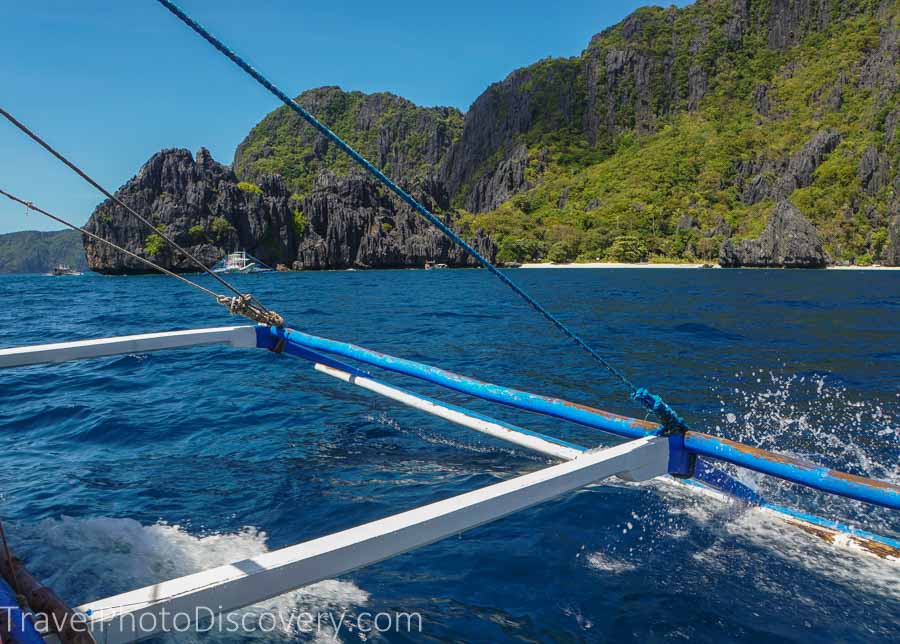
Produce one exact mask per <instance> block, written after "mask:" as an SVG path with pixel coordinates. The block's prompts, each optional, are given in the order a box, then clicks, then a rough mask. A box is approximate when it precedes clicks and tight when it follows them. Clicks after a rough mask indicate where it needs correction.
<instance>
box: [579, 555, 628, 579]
mask: <svg viewBox="0 0 900 644" xmlns="http://www.w3.org/2000/svg"><path fill="white" fill-rule="evenodd" d="M585 562H586V563H587V565H588V567H589V568H592V569H594V570H599V571H601V572H605V573H609V574H613V575H620V574H622V573H623V572H629V571H631V570H636V569H637V565H635V564H633V563H631V562H629V561H625V560H623V559H616V558H614V557H613V556H611V555H609V554H606V553H603V552H591V553H589V554H587V555H586V556H585Z"/></svg>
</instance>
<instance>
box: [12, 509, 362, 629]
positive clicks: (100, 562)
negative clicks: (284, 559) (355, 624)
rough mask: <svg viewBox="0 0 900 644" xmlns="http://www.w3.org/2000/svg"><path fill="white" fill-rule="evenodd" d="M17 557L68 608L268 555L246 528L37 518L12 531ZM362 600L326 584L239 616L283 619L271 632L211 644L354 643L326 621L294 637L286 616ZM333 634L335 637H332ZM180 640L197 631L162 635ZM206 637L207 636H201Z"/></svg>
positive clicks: (335, 610) (349, 586)
mask: <svg viewBox="0 0 900 644" xmlns="http://www.w3.org/2000/svg"><path fill="white" fill-rule="evenodd" d="M14 534H15V535H16V544H15V545H16V546H17V550H18V551H19V553H21V554H22V555H24V556H25V558H27V559H28V560H29V561H32V562H35V564H36V565H33V566H32V567H33V568H35V570H36V571H39V574H40V576H42V578H43V579H44V580H45V582H46V583H47V585H49V586H51V587H52V588H54V589H55V590H56V591H57V592H58V593H59V594H60V595H62V596H63V597H65V598H66V599H67V600H69V601H71V602H73V603H81V602H87V601H90V600H92V599H96V598H100V597H104V596H109V595H113V594H117V593H119V592H123V591H126V590H131V589H134V588H139V587H141V586H145V585H149V584H153V583H156V582H159V581H162V580H165V579H171V578H173V577H178V576H181V575H186V574H190V573H194V572H198V571H200V570H204V569H208V568H213V567H215V566H218V565H222V564H226V563H230V562H234V561H239V560H242V559H246V558H248V557H252V556H255V555H259V554H262V553H264V552H267V551H268V546H267V545H266V534H265V533H264V532H262V531H260V530H258V529H256V528H252V527H247V528H244V529H242V530H240V531H238V532H234V533H213V534H205V535H195V534H192V533H191V532H190V531H188V530H187V529H185V528H184V527H182V526H177V525H168V524H164V523H157V524H154V525H141V524H140V523H138V522H137V521H133V520H131V519H112V518H94V519H74V518H69V517H64V518H63V519H61V520H51V519H48V520H44V521H40V522H38V523H34V524H20V525H18V526H16V529H15V530H14ZM368 600H369V594H368V593H367V592H366V591H364V590H362V589H361V588H359V587H358V586H356V585H355V584H354V583H352V582H349V581H337V580H326V581H321V582H319V583H316V584H313V585H311V586H307V587H306V588H301V589H299V590H296V591H293V592H290V593H288V594H286V595H282V596H280V597H276V598H273V599H270V600H268V601H265V602H261V603H260V604H257V605H255V606H250V607H248V608H245V609H243V610H242V611H240V613H242V614H246V615H247V616H248V617H247V619H246V620H245V623H249V624H254V618H258V617H260V616H262V615H263V614H265V613H267V614H270V615H271V614H275V615H279V616H283V619H278V620H277V621H275V622H274V623H275V624H276V625H277V628H275V629H274V630H273V631H272V632H269V633H265V632H262V631H261V630H258V631H256V632H247V633H244V632H242V633H239V634H238V633H232V634H229V633H224V634H220V633H216V635H215V637H214V640H215V641H226V640H227V641H244V640H247V639H256V638H269V639H271V638H276V639H284V638H285V637H291V638H295V637H297V636H298V635H304V636H306V637H314V636H315V635H318V636H319V637H321V638H323V639H325V640H329V641H340V639H341V638H348V637H355V635H349V634H348V632H347V630H346V629H345V630H343V631H342V632H340V633H335V629H334V628H333V627H332V626H331V625H330V624H329V623H328V621H327V620H326V621H325V622H324V624H323V626H324V627H323V629H322V630H321V632H319V633H318V634H316V633H311V634H307V633H298V632H296V626H297V623H296V622H293V623H292V622H291V621H290V616H291V615H297V614H300V613H306V614H311V615H314V616H315V615H318V614H324V613H330V614H333V615H334V616H335V619H339V618H340V616H341V614H342V613H344V611H348V609H349V611H350V612H352V611H353V609H354V608H355V607H361V606H365V605H366V603H367V602H368ZM336 634H337V635H339V637H338V639H337V640H335V639H332V638H333V636H335V635H336ZM167 637H169V638H172V639H173V640H177V641H179V642H188V641H194V640H197V639H201V638H203V637H204V636H202V635H198V634H196V633H193V634H192V633H183V634H178V635H174V634H171V635H168V636H167ZM207 637H208V636H207Z"/></svg>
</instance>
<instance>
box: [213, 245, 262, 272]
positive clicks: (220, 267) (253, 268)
mask: <svg viewBox="0 0 900 644" xmlns="http://www.w3.org/2000/svg"><path fill="white" fill-rule="evenodd" d="M212 270H213V272H214V273H271V272H272V270H273V269H272V268H271V267H269V266H267V265H265V264H263V263H262V262H261V261H260V260H258V259H256V258H255V257H254V256H253V255H250V254H249V253H247V252H246V251H243V250H242V251H237V252H234V253H230V254H228V255H227V256H226V257H225V259H223V260H222V261H220V262H219V263H218V264H216V265H215V266H213V269H212Z"/></svg>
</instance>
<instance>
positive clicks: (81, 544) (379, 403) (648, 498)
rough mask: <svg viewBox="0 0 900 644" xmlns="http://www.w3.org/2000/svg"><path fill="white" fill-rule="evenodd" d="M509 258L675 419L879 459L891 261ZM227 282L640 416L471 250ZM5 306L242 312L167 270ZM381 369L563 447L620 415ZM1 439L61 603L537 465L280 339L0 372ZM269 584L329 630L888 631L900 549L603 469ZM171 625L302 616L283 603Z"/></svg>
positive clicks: (728, 634)
mask: <svg viewBox="0 0 900 644" xmlns="http://www.w3.org/2000/svg"><path fill="white" fill-rule="evenodd" d="M510 274H511V275H512V276H513V277H514V278H515V279H516V280H518V281H519V282H520V283H521V284H522V285H523V286H525V287H526V289H527V290H529V291H530V292H531V293H532V294H533V295H535V296H536V297H537V298H538V299H539V300H540V301H541V302H543V303H544V304H545V305H546V306H547V307H548V308H549V309H550V310H552V311H554V312H555V313H557V314H558V315H559V316H560V317H561V318H562V319H564V320H565V321H566V322H567V323H569V324H571V325H572V327H574V328H575V329H576V330H577V331H578V332H579V333H581V334H582V335H583V337H584V338H585V339H587V340H588V341H589V342H590V343H592V344H593V345H594V346H596V347H598V348H599V349H600V350H601V351H602V352H603V353H604V355H606V356H608V358H609V359H610V361H611V362H613V363H614V364H615V365H617V366H619V367H621V368H622V369H623V370H624V371H625V372H626V373H628V375H629V376H630V377H631V378H632V379H633V380H634V381H635V382H637V383H639V384H641V385H646V386H648V387H650V388H651V389H653V390H654V391H657V392H659V393H662V394H664V396H665V397H666V399H667V400H668V401H669V402H670V403H672V404H673V405H674V406H675V407H676V408H677V409H678V410H679V411H681V412H682V413H683V415H685V416H686V417H687V418H688V419H689V421H690V423H691V424H692V425H693V426H695V427H696V428H698V429H702V430H704V431H708V432H710V433H714V434H718V435H723V436H728V437H731V438H735V439H740V440H744V441H748V442H751V443H753V444H756V445H761V446H763V447H767V448H773V449H778V450H781V451H784V452H788V453H792V454H796V455H801V456H805V457H809V458H812V459H814V460H817V461H820V462H822V463H825V464H828V465H831V466H835V467H839V468H842V469H845V470H848V471H851V472H854V473H858V474H866V475H869V476H876V477H880V478H884V479H888V480H892V481H894V482H900V464H898V463H900V273H897V272H890V271H880V272H879V271H866V272H859V271H764V270H729V271H726V270H700V269H693V270H690V269H679V270H669V269H659V270H647V269H617V270H603V269H601V270H594V269H582V270H562V269H546V270H518V271H514V272H511V273H510ZM198 279H200V280H201V281H203V283H204V284H207V285H211V284H212V281H211V280H210V279H208V278H205V279H204V278H198ZM235 282H236V283H237V284H238V285H239V286H240V287H241V288H242V289H245V290H249V291H250V292H252V293H253V294H254V295H256V296H257V297H258V298H259V299H260V300H262V301H263V302H265V303H266V304H267V305H269V306H270V307H272V308H274V309H276V310H278V311H279V312H281V313H282V314H284V316H285V317H286V318H287V320H288V322H289V324H290V326H293V327H294V328H297V329H300V330H304V331H307V332H310V333H314V334H316V335H322V336H326V337H330V338H335V339H340V340H346V341H351V342H354V343H357V344H361V345H363V346H367V347H370V348H373V349H378V350H380V351H384V352H387V353H391V354H394V355H398V356H402V357H406V358H411V359H413V360H419V361H422V362H427V363H430V364H434V365H439V366H442V367H445V368H447V369H451V370H454V371H458V372H461V373H464V374H467V375H471V376H475V377H477V378H480V379H482V380H487V381H491V382H496V383H501V384H505V385H509V386H514V387H518V388H521V389H525V390H530V391H536V392H540V393H545V394H551V395H557V396H561V397H564V398H568V399H570V400H574V401H577V402H582V403H585V404H589V405H594V406H597V407H601V408H605V409H610V410H612V411H617V412H620V413H626V414H631V415H635V414H641V412H640V410H638V409H636V408H635V407H633V406H632V405H631V404H630V403H629V402H628V401H627V400H626V397H625V394H624V392H623V391H622V390H621V389H619V388H618V387H617V385H616V384H615V383H614V382H613V381H612V380H611V379H610V378H609V377H608V376H607V374H605V372H603V371H602V370H600V369H599V368H598V367H597V366H596V365H595V364H594V363H592V362H591V361H590V360H589V359H588V358H587V357H586V356H585V355H584V354H582V353H581V352H580V351H579V350H578V349H576V348H575V347H573V346H572V344H571V343H570V342H569V341H567V340H566V339H565V338H564V337H562V336H560V335H559V334H558V333H557V332H556V331H555V330H554V329H553V328H552V327H550V326H549V325H548V324H547V323H546V322H545V321H543V320H542V319H541V318H539V317H538V316H537V315H536V314H534V313H533V312H532V311H531V310H530V309H528V308H527V307H525V306H524V305H523V304H522V303H521V302H520V301H518V299H517V298H516V297H515V296H514V295H513V294H511V293H510V292H508V291H507V290H506V289H505V288H504V287H503V286H502V285H501V284H499V283H498V282H497V281H496V280H495V279H493V278H492V277H491V276H490V275H489V274H488V273H487V272H485V271H480V270H468V271H461V270H447V271H429V272H426V271H420V270H408V271H371V272H362V271H360V272H321V273H291V274H268V275H247V276H239V277H236V278H235ZM0 302H2V306H0V346H3V347H6V346H17V345H22V344H30V343H44V342H58V341H67V340H75V339H85V338H96V337H104V336H112V335H124V334H132V333H144V332H151V331H167V330H176V329H184V328H191V327H213V326H224V325H229V324H240V323H242V322H241V321H240V320H238V319H236V318H230V317H229V316H228V315H227V313H226V312H225V311H224V309H222V308H221V307H219V306H217V305H216V304H215V303H213V302H212V301H211V300H208V299H207V298H206V297H205V296H203V295H201V294H195V293H194V292H192V291H190V290H188V289H186V288H185V287H184V286H182V285H180V284H178V283H176V282H175V281H174V280H171V279H168V278H166V277H162V276H160V277H157V276H147V277H101V276H97V275H85V276H83V277H67V278H50V277H44V276H0ZM385 380H388V381H391V382H395V383H398V384H401V385H402V386H404V387H408V388H410V389H414V390H417V391H420V392H423V393H427V394H430V395H433V396H435V397H439V398H442V399H444V400H448V401H451V402H454V403H457V404H466V405H469V406H470V407H471V408H473V409H476V410H478V411H481V412H485V413H490V414H491V415H494V416H496V417H498V418H502V419H505V420H509V421H511V422H515V423H518V424H521V425H523V426H525V427H528V428H531V429H535V430H538V431H543V432H546V433H549V434H552V435H554V436H559V437H562V438H565V439H567V440H570V441H573V442H576V443H580V444H585V445H592V446H593V445H609V444H613V443H615V442H617V441H618V440H619V439H614V438H612V437H609V436H606V435H603V434H602V433H600V432H597V431H595V430H591V429H588V428H584V427H580V426H575V425H567V424H565V423H562V422H561V421H556V420H553V419H548V418H543V417H539V416H533V415H528V414H525V413H520V412H516V411H514V410H510V409H506V408H497V407H492V406H490V405H489V404H487V403H481V402H476V401H472V400H470V399H467V398H466V397H464V396H462V395H458V394H454V393H448V392H445V391H441V390H438V389H436V388H432V387H430V386H427V385H423V384H422V383H418V382H415V381H409V380H405V379H403V378H402V377H399V376H396V375H389V376H386V377H385ZM0 454H2V467H0V514H2V516H3V518H4V519H5V521H6V529H7V532H8V533H9V535H10V539H11V544H12V546H13V547H14V549H16V550H17V552H18V553H19V554H20V555H21V556H23V557H24V558H25V559H26V560H27V562H28V564H29V566H30V568H31V569H32V570H33V572H35V573H36V574H37V575H38V576H39V577H41V578H42V579H44V580H45V581H46V583H47V584H48V585H50V586H52V587H54V588H55V589H56V590H57V592H59V593H60V594H61V595H62V596H63V597H65V598H66V599H67V600H68V601H70V602H71V603H72V604H80V603H82V602H86V601H88V600H91V599H95V598H98V597H103V596H107V595H111V594H114V593H119V592H123V591H125V590H129V589H131V588H135V587H138V586H142V585H146V584H150V583H154V582H157V581H161V580H163V579H168V578H172V577H176V576H179V575H182V574H186V573H189V572H193V571H196V570H200V569H203V568H206V567H211V566H214V565H218V564H222V563H227V562H230V561H235V560H239V559H242V558H245V557H248V556H252V555H255V554H258V553H260V552H263V551H265V550H267V549H275V548H280V547H283V546H286V545H290V544H293V543H297V542H301V541H304V540H308V539H311V538H314V537H319V536H322V535H325V534H328V533H330V532H334V531H337V530H341V529H344V528H348V527H352V526H354V525H358V524H360V523H364V522H367V521H371V520H374V519H377V518H381V517H384V516H388V515H390V514H394V513H397V512H400V511H403V510H407V509H410V508H413V507H416V506H419V505H422V504H425V503H429V502H432V501H436V500H439V499H443V498H447V497H449V496H452V495H456V494H459V493H462V492H465V491H469V490H473V489H475V488H478V487H482V486H485V485H488V484H491V483H494V482H497V481H500V480H503V479H507V478H510V477H512V476H515V475H517V474H521V473H524V472H528V471H533V470H536V469H538V468H541V467H544V466H546V465H547V464H549V463H550V461H549V460H548V459H546V458H543V457H540V456H536V455H533V454H530V453H526V452H524V451H521V450H519V449H516V448H513V447H510V446H508V445H506V444H501V443H499V442H496V441H494V440H492V439H490V438H487V437H484V436H481V435H479V434H475V433H473V432H470V431H469V430H466V429H463V428H459V427H456V426H454V425H450V424H448V423H446V422H444V421H441V420H438V419H435V418H432V417H430V416H426V415H423V414H420V413H418V412H416V411H413V410H409V409H406V408H402V407H400V406H398V405H397V404H395V403H392V402H390V401H387V400H384V399H380V398H377V397H375V396H374V395H372V394H369V393H368V392H365V391H363V390H361V389H358V388H354V387H351V386H349V385H346V384H344V383H341V382H338V381H336V380H333V379H331V378H329V377H327V376H325V375H321V374H318V373H316V372H315V371H313V370H312V369H311V368H310V366H309V365H308V364H307V363H305V362H303V361H301V360H298V359H295V358H292V357H289V356H277V355H274V354H272V353H269V352H265V351H260V350H238V349H230V348H224V347H222V348H200V349H187V350H178V351H169V352H160V353H153V354H145V355H144V354H142V355H128V356H120V357H113V358H105V359H99V360H94V361H86V362H78V363H68V364H62V365H48V366H35V367H28V368H22V369H12V370H5V371H4V372H2V373H0ZM742 480H744V481H745V482H747V483H749V484H751V485H753V486H754V487H756V488H758V489H759V490H760V491H761V492H763V493H764V494H766V495H769V496H770V497H771V498H772V499H774V500H779V501H782V502H785V503H788V504H791V505H794V506H797V507H800V508H803V509H805V510H808V511H812V512H816V513H819V514H821V515H823V516H827V517H829V518H841V519H844V520H846V521H849V522H850V523H852V524H853V525H856V526H860V527H863V528H866V529H869V530H872V531H875V532H879V533H882V534H886V535H891V536H894V537H897V536H900V515H898V513H896V512H893V513H891V512H888V511H878V510H875V509H872V508H871V507H868V506H865V505H862V504H858V503H854V502H844V501H840V500H833V499H828V498H824V497H823V496H822V495H819V494H813V493H807V492H803V491H798V490H797V489H796V488H795V487H794V486H791V485H787V484H781V483H779V482H777V481H773V480H771V479H766V478H764V477H758V476H753V475H747V474H743V475H742ZM266 607H273V608H277V609H278V610H287V611H309V612H312V613H317V612H319V613H320V612H323V611H334V612H336V613H337V614H338V615H340V614H341V613H342V612H345V615H346V621H347V623H348V624H350V626H342V627H341V628H339V629H338V630H337V631H334V630H332V631H327V630H326V632H320V633H319V634H318V638H319V640H321V641H330V640H331V638H332V637H334V638H335V639H336V640H339V641H344V642H354V641H362V640H366V641H370V640H375V641H381V642H400V641H464V642H506V641H527V642H578V641H591V642H618V641H636V642H674V641H680V640H692V641H698V642H723V641H771V642H819V641H845V642H892V641H893V642H896V641H898V640H900V564H897V563H893V564H892V563H890V562H887V561H884V560H881V559H878V558H877V557H874V556H872V555H869V554H866V553H859V552H855V551H852V550H849V549H847V548H844V547H840V546H833V545H828V544H826V543H823V542H821V541H819V540H818V539H816V538H814V537H812V536H810V535H808V534H806V533H804V532H802V531H800V530H797V529H796V528H791V527H790V526H787V525H786V524H784V523H783V522H781V521H778V520H775V519H772V518H770V517H768V516H765V515H763V514H762V513H760V512H758V511H755V510H751V509H747V508H745V507H742V506H739V505H737V504H731V503H724V502H721V501H717V500H715V499H709V498H706V497H704V496H702V495H700V494H698V493H696V492H694V491H691V490H689V489H684V488H680V487H675V486H671V485H664V484H661V483H658V482H650V483H644V484H625V483H622V482H615V481H614V482H611V483H609V484H605V485H598V486H594V487H590V488H588V489H584V490H581V491H579V492H578V493H575V494H571V495H569V496H567V497H564V498H562V499H559V500H557V501H556V502H552V503H548V504H545V505H542V506H538V507H536V508H533V509H531V510H529V511H526V512H522V513H520V514H516V515H514V516H511V517H509V518H506V519H504V520H501V521H498V522H496V523H493V524H489V525H486V526H483V527H481V528H479V529H476V530H473V531H471V532H468V533H465V534H463V535H462V536H459V537H455V538H451V539H448V540H445V541H442V542H439V543H436V544H433V545H431V546H429V547H426V548H423V549H421V550H418V551H416V552H413V553H408V554H406V555H403V556H400V557H397V558H395V559H392V560H389V561H386V562H383V563H380V564H378V565H375V566H372V567H370V568H366V569H363V570H359V571H357V572H354V573H352V574H350V575H347V576H346V577H342V578H340V579H337V580H330V581H325V582H321V583H319V584H316V585H315V586H312V587H309V588H307V589H304V590H301V591H298V592H295V593H292V594H290V595H288V596H286V597H282V598H279V599H277V600H272V601H271V602H267V603H265V604H264V605H263V606H262V608H260V607H256V608H253V609H248V611H250V612H251V613H252V612H253V611H258V612H259V611H261V610H262V609H264V608H266ZM396 611H405V612H410V613H411V612H418V613H419V614H420V615H421V617H422V620H423V623H422V633H417V632H413V633H412V634H407V633H405V632H400V633H397V632H395V631H393V630H392V631H391V632H384V633H377V632H375V629H374V628H370V629H369V632H367V633H364V632H360V631H359V630H357V629H354V630H350V628H351V627H352V626H353V625H354V624H356V623H357V622H353V618H354V617H359V615H360V614H361V613H368V614H371V615H374V614H377V613H379V612H396ZM351 622H353V623H352V624H351ZM363 623H364V621H363ZM167 637H168V638H171V639H172V640H173V641H205V642H218V641H225V640H228V641H241V640H244V639H248V638H251V637H252V638H258V639H264V640H266V641H273V642H279V641H280V642H286V641H294V640H302V641H308V640H311V639H314V637H315V636H314V635H312V634H307V633H301V632H298V631H296V630H293V629H284V628H280V629H277V630H276V631H275V632H272V633H264V632H261V630H260V631H259V632H256V633H254V634H252V635H249V634H244V635H228V634H204V635H197V634H185V635H179V636H175V635H171V636H167Z"/></svg>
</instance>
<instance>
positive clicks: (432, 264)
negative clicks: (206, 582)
mask: <svg viewBox="0 0 900 644" xmlns="http://www.w3.org/2000/svg"><path fill="white" fill-rule="evenodd" d="M439 268H447V265H446V264H438V263H437V262H425V270H426V271H433V270H437V269H439Z"/></svg>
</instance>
